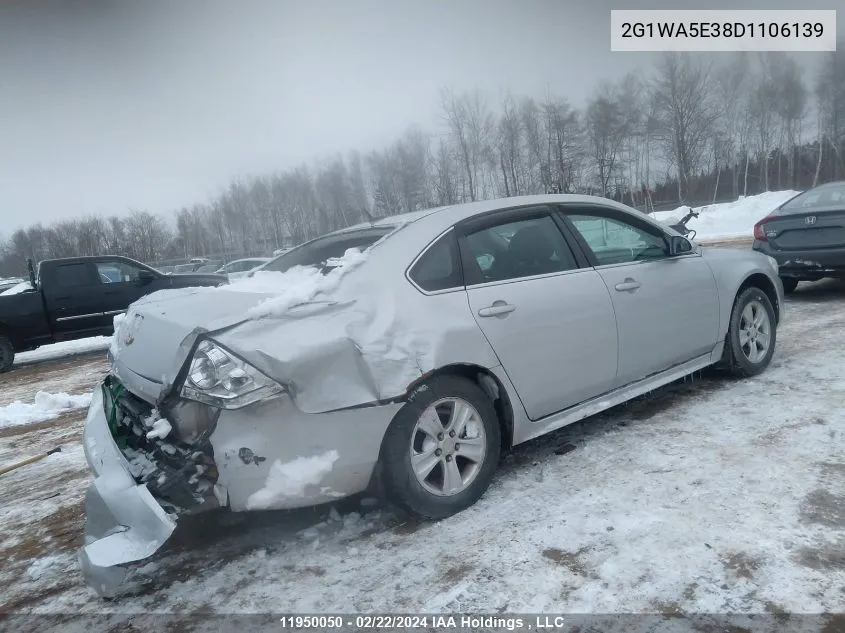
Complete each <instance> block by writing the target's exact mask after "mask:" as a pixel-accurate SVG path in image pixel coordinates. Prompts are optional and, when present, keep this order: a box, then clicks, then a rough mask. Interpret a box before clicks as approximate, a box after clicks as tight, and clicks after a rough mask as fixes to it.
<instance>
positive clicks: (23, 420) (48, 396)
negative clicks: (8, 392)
mask: <svg viewBox="0 0 845 633" xmlns="http://www.w3.org/2000/svg"><path fill="white" fill-rule="evenodd" d="M89 404H91V394H90V393H87V394H82V395H80V396H69V395H68V394H66V393H55V394H53V393H47V392H46V391H39V392H38V393H36V394H35V402H34V403H32V404H28V403H25V402H21V401H20V400H16V401H15V402H13V403H11V404H7V405H6V406H5V407H0V427H4V426H16V425H19V424H31V423H33V422H43V421H44V420H52V419H53V418H56V417H58V416H59V415H61V414H62V413H65V412H67V411H72V410H74V409H83V408H85V407H87V406H88V405H89Z"/></svg>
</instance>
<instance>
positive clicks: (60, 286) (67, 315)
mask: <svg viewBox="0 0 845 633" xmlns="http://www.w3.org/2000/svg"><path fill="white" fill-rule="evenodd" d="M29 274H30V281H31V284H32V287H31V288H28V289H26V290H24V291H23V292H17V293H15V294H8V293H6V294H0V373H2V372H4V371H8V370H9V369H10V368H11V367H12V363H13V362H14V359H15V353H16V352H24V351H29V350H32V349H35V348H36V347H39V346H41V345H47V344H50V343H55V342H58V341H69V340H73V339H78V338H85V337H87V336H101V335H110V334H112V332H113V331H114V325H113V323H114V317H115V315H117V314H121V313H122V312H125V311H126V309H127V308H128V307H129V304H131V303H132V302H134V301H136V300H138V299H140V298H141V297H142V296H144V295H148V294H150V293H152V292H156V291H157V290H166V289H168V288H188V287H192V286H219V285H220V284H224V283H226V282H227V279H226V276H225V275H215V274H198V273H193V274H185V275H177V274H168V275H165V274H162V273H160V272H158V271H157V270H154V269H153V268H150V267H149V266H145V265H144V264H141V263H139V262H136V261H133V260H131V259H128V258H126V257H113V256H104V257H73V258H68V259H49V260H44V261H42V262H41V263H40V264H39V265H38V271H37V274H36V272H35V271H34V270H33V269H32V265H31V264H30V273H29Z"/></svg>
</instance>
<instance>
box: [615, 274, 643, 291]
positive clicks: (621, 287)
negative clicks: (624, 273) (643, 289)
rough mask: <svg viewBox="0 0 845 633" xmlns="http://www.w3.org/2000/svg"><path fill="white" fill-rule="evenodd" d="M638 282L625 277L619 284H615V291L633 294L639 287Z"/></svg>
mask: <svg viewBox="0 0 845 633" xmlns="http://www.w3.org/2000/svg"><path fill="white" fill-rule="evenodd" d="M640 285H641V284H640V282H639V281H636V280H635V279H631V278H630V277H625V281H623V282H622V283H621V284H616V286H615V287H616V290H618V291H619V292H634V290H636V289H637V288H639V287H640Z"/></svg>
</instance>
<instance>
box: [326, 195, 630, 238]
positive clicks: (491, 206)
mask: <svg viewBox="0 0 845 633" xmlns="http://www.w3.org/2000/svg"><path fill="white" fill-rule="evenodd" d="M545 204H600V205H603V206H609V207H613V208H615V209H620V210H623V211H627V212H628V213H630V212H632V211H634V212H636V209H634V208H632V207H629V206H627V205H625V204H622V203H620V202H616V201H615V200H611V199H610V198H603V197H600V196H588V195H583V194H574V193H553V194H536V195H529V196H511V197H507V198H494V199H492V200H478V201H475V202H463V203H459V204H453V205H448V206H442V207H433V208H430V209H422V210H419V211H410V212H407V213H397V214H396V215H388V216H384V217H381V218H378V219H376V220H374V221H373V222H361V223H358V224H354V225H352V226H348V227H346V228H343V229H339V230H337V231H334V232H332V233H328V234H327V235H342V234H343V233H349V232H355V231H362V230H366V229H369V228H379V227H384V228H390V227H392V226H398V225H403V224H410V223H412V222H416V221H417V220H421V219H422V218H425V217H428V216H433V215H435V214H437V215H438V216H439V215H441V214H442V215H446V216H448V217H449V219H450V220H451V221H452V222H453V223H455V222H460V221H461V220H463V219H465V218H470V217H472V216H474V215H480V214H483V213H488V212H492V211H498V210H500V209H507V208H509V207H520V206H532V205H545ZM643 215H644V216H645V215H646V214H643Z"/></svg>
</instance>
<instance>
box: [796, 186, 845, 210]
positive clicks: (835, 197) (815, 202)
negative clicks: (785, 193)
mask: <svg viewBox="0 0 845 633" xmlns="http://www.w3.org/2000/svg"><path fill="white" fill-rule="evenodd" d="M826 207H843V208H845V183H836V184H835V185H823V186H821V187H816V188H815V189H810V190H809V191H805V192H804V193H802V194H799V195H797V196H796V197H794V198H793V199H792V200H790V201H789V202H787V203H786V204H784V205H783V206H782V207H781V209H782V210H784V211H802V210H804V209H807V210H811V209H823V208H826Z"/></svg>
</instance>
